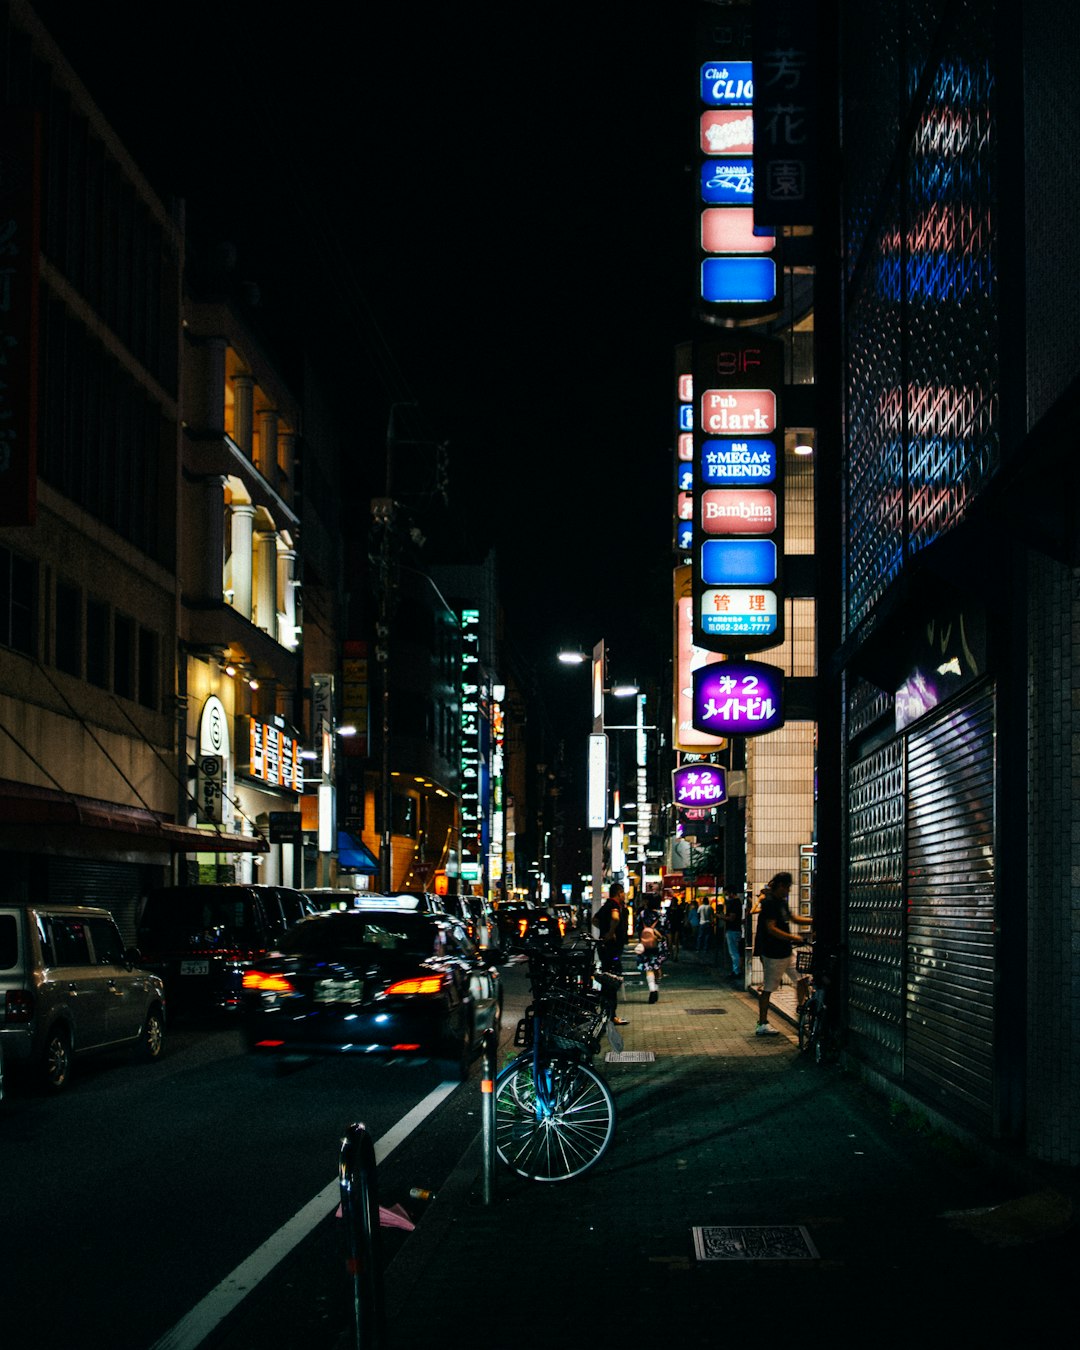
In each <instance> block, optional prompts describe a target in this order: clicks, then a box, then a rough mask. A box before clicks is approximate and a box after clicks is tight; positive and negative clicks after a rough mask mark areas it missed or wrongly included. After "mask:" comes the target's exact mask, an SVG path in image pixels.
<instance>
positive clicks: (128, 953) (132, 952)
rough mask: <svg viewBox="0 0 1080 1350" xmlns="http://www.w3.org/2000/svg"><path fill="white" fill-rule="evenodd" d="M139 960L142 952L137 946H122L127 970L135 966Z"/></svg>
mask: <svg viewBox="0 0 1080 1350" xmlns="http://www.w3.org/2000/svg"><path fill="white" fill-rule="evenodd" d="M141 960H142V952H140V951H139V949H138V947H125V948H124V965H125V966H127V968H128V970H131V969H132V968H133V967H134V966H137V965H138V964H139V962H140V961H141Z"/></svg>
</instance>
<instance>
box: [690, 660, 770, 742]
mask: <svg viewBox="0 0 1080 1350" xmlns="http://www.w3.org/2000/svg"><path fill="white" fill-rule="evenodd" d="M693 709H694V712H693V717H694V726H695V727H697V728H698V729H699V730H700V731H709V732H712V733H713V734H714V735H722V736H760V735H762V734H763V733H764V732H766V731H775V730H776V729H777V728H778V727H781V726H783V724H784V673H783V671H782V670H780V669H778V668H777V667H776V666H767V665H765V664H764V663H763V662H761V661H721V662H720V663H719V664H717V665H712V666H703V667H702V668H701V669H700V670H695V671H694V693H693Z"/></svg>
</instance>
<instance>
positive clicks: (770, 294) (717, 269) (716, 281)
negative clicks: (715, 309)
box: [701, 258, 776, 305]
mask: <svg viewBox="0 0 1080 1350" xmlns="http://www.w3.org/2000/svg"><path fill="white" fill-rule="evenodd" d="M701 298H702V299H703V300H708V301H709V303H710V304H714V305H729V304H730V305H757V304H761V303H762V302H763V301H766V300H774V299H775V298H776V264H775V263H774V262H773V260H772V259H771V258H703V259H702V263H701Z"/></svg>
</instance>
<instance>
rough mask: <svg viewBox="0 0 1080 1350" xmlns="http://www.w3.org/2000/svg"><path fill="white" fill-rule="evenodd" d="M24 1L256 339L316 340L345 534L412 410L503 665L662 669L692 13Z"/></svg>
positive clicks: (690, 129)
mask: <svg viewBox="0 0 1080 1350" xmlns="http://www.w3.org/2000/svg"><path fill="white" fill-rule="evenodd" d="M36 8H37V10H38V12H39V14H40V15H41V17H42V19H43V21H44V22H45V24H46V26H47V27H49V28H50V30H51V31H52V32H53V33H54V35H55V36H56V37H57V40H58V42H59V43H60V45H61V47H62V48H63V49H64V50H65V52H66V53H67V54H68V56H69V59H70V60H71V63H72V65H73V66H74V68H75V70H76V73H77V74H78V75H79V76H80V78H81V79H82V80H83V82H84V83H85V84H86V86H87V87H88V89H89V90H90V92H91V95H92V97H93V98H94V100H95V101H96V102H97V103H98V105H99V107H101V108H102V110H103V111H104V113H105V115H106V117H107V118H108V119H109V120H110V121H111V122H112V123H113V124H114V126H115V127H116V129H117V130H118V131H119V132H120V134H121V136H122V138H123V139H124V141H125V142H126V144H127V145H128V146H129V148H130V149H131V151H132V153H133V155H134V158H135V159H136V162H137V163H139V165H140V167H142V168H143V169H144V171H145V172H146V173H147V176H148V177H149V179H150V181H151V182H152V183H153V185H154V186H155V188H156V189H157V190H158V192H159V193H160V194H161V195H162V197H163V198H164V199H166V200H168V199H169V198H171V197H182V198H183V199H184V200H185V203H186V209H187V213H188V219H189V222H190V224H191V226H192V228H193V230H198V231H200V232H204V233H206V234H207V235H208V236H210V237H212V236H214V235H216V236H218V237H220V238H222V239H228V240H231V241H232V242H234V243H235V244H236V246H237V249H238V260H239V262H238V269H239V272H240V273H242V274H243V275H244V277H245V279H251V280H252V281H254V282H255V283H256V284H257V285H258V288H259V291H260V295H261V300H260V310H261V311H262V314H263V316H264V318H265V319H266V320H267V321H268V322H271V323H273V322H278V321H280V320H281V319H282V318H284V317H285V316H288V318H287V320H286V327H287V329H288V331H289V332H290V333H291V334H292V335H293V336H294V337H295V335H296V334H297V333H304V334H312V333H321V334H323V335H325V336H332V339H333V347H334V349H335V352H336V354H337V355H338V357H339V358H340V360H341V362H342V369H343V371H344V372H345V377H346V378H347V379H348V381H349V384H348V388H349V395H350V407H351V408H352V410H353V413H354V415H355V416H356V418H357V442H358V443H357V445H356V450H355V455H356V459H355V462H354V463H353V464H352V470H353V471H352V472H350V475H349V478H348V481H347V483H346V485H345V488H346V492H347V493H349V494H351V501H352V504H353V506H354V507H355V511H356V518H357V519H361V518H363V519H366V515H367V509H368V500H367V497H368V496H369V495H370V494H371V492H372V490H373V486H374V488H375V490H376V491H378V490H379V488H378V483H379V480H381V475H382V465H383V462H384V445H385V434H386V426H387V416H388V410H389V407H390V405H391V404H392V403H415V404H417V405H418V406H417V408H416V409H415V410H411V409H410V410H404V411H403V412H402V413H401V418H402V423H401V425H402V428H403V430H404V431H405V433H406V434H407V435H409V436H414V437H417V438H421V439H422V438H430V439H432V440H435V441H439V442H446V443H448V445H449V453H450V504H451V515H450V517H449V522H448V523H447V524H446V525H444V526H443V529H444V530H445V536H444V542H446V541H449V540H450V539H451V538H454V539H456V540H457V542H458V543H460V542H461V541H462V540H466V541H467V542H468V544H469V546H470V547H471V548H472V550H473V551H474V552H475V553H477V555H479V556H482V554H483V551H484V550H485V549H486V548H487V547H492V546H493V547H495V548H496V551H497V554H498V558H499V566H500V572H501V575H502V580H503V590H504V595H505V600H506V604H507V612H508V621H509V624H510V631H511V635H512V637H513V640H514V642H515V644H516V645H517V647H518V649H519V650H521V651H523V652H524V653H526V654H531V656H532V657H533V659H534V660H535V661H536V662H537V663H543V662H546V659H547V654H548V653H552V652H553V650H554V649H555V648H556V647H557V646H558V645H560V644H563V643H567V642H576V643H579V644H581V645H583V646H586V647H591V646H592V644H593V643H594V642H595V641H596V640H597V639H598V638H600V637H601V636H603V637H605V638H606V639H607V641H608V644H609V647H610V649H611V653H612V665H613V668H615V667H617V670H616V671H615V673H617V674H619V675H626V676H634V677H636V678H639V679H643V678H646V677H647V676H648V675H649V674H651V673H654V672H657V671H659V669H660V668H661V667H662V665H663V663H664V662H665V661H666V659H667V657H668V655H669V652H670V588H671V564H672V554H671V505H672V476H673V469H672V462H671V445H672V429H671V421H672V389H673V381H672V369H673V351H674V346H675V344H676V343H677V342H679V341H684V340H685V339H686V338H687V336H688V335H689V331H690V302H691V285H692V281H693V275H692V266H693V261H692V260H693V258H694V256H695V254H694V250H693V247H692V245H693V228H694V212H693V209H692V197H691V193H690V179H689V176H688V165H689V164H690V163H691V161H692V158H693V136H694V126H693V111H692V110H693V99H692V94H693V83H692V75H691V76H689V77H688V80H687V82H686V83H685V84H683V85H680V82H679V76H680V73H681V72H682V71H690V70H692V65H691V64H690V61H689V58H688V56H687V52H688V50H689V23H690V19H691V13H690V9H691V7H690V6H685V7H684V6H681V5H674V6H673V5H667V4H658V5H655V6H651V7H644V6H622V7H617V6H604V7H596V8H595V9H594V7H593V6H584V5H580V4H567V5H555V6H544V7H532V8H530V7H524V8H519V7H508V6H505V5H501V4H487V3H482V4H476V5H469V6H446V5H423V4H421V5H404V4H397V5H389V6H383V5H365V6H355V7H354V6H349V7H346V6H344V5H334V6H330V7H327V6H314V5H313V6H304V5H299V4H295V3H290V4H281V3H263V4H260V5H252V4H250V3H244V4H238V3H233V0H217V3H212V4H211V3H205V2H204V0H183V3H172V0H157V2H156V3H147V0H141V3H132V2H131V0H104V2H103V3H101V4H98V5H91V4H86V3H83V2H82V0H80V2H79V3H71V2H70V0H64V2H62V3H48V2H47V0H42V2H41V3H40V4H38V5H37V6H36ZM347 15H355V17H346V16H347ZM436 534H437V535H438V532H436ZM551 678H552V679H553V680H554V681H559V680H564V679H565V676H564V675H563V674H562V673H561V672H559V671H558V670H557V669H555V667H554V663H553V664H552V675H551ZM579 697H582V698H584V697H585V695H584V694H581V695H579Z"/></svg>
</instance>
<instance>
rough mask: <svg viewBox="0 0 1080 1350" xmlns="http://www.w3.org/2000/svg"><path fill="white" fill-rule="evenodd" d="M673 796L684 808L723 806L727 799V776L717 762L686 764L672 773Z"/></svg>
mask: <svg viewBox="0 0 1080 1350" xmlns="http://www.w3.org/2000/svg"><path fill="white" fill-rule="evenodd" d="M671 798H672V801H673V802H674V803H675V805H676V806H680V807H682V808H684V809H686V808H688V807H689V808H693V807H699V808H700V807H703V806H721V805H722V804H723V803H724V802H726V801H727V777H726V775H725V773H724V770H723V769H721V768H720V767H719V765H717V764H684V765H683V766H682V767H681V768H679V769H673V770H672V773H671Z"/></svg>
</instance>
